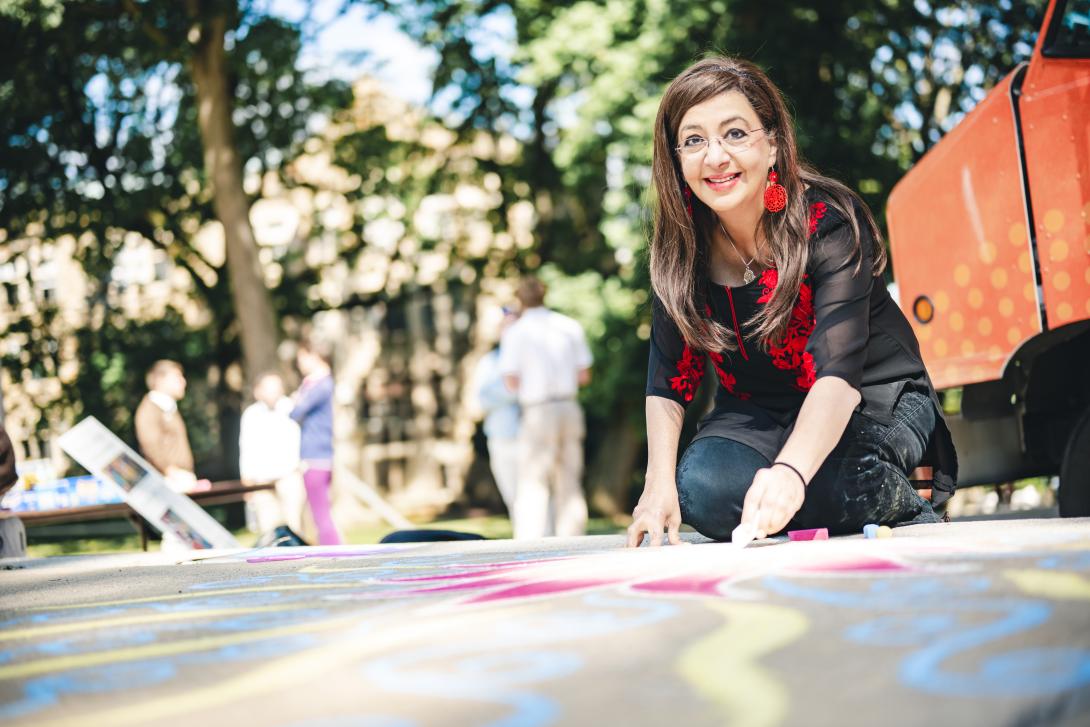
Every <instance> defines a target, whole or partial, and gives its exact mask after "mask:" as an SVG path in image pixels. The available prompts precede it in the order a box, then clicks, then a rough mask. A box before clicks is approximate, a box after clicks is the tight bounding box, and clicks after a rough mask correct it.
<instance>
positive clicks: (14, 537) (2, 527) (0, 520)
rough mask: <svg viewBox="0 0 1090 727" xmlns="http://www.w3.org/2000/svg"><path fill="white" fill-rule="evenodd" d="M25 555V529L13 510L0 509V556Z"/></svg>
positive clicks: (16, 556) (13, 556) (18, 556)
mask: <svg viewBox="0 0 1090 727" xmlns="http://www.w3.org/2000/svg"><path fill="white" fill-rule="evenodd" d="M25 557H26V529H25V528H24V527H23V521H22V520H20V519H19V516H18V515H16V514H15V513H13V512H7V511H0V558H25Z"/></svg>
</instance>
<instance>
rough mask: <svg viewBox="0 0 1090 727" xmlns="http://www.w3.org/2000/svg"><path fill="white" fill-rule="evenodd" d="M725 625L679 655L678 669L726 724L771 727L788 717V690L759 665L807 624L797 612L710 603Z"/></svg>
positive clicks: (775, 607) (804, 618) (769, 606)
mask: <svg viewBox="0 0 1090 727" xmlns="http://www.w3.org/2000/svg"><path fill="white" fill-rule="evenodd" d="M708 608H710V609H711V610H713V611H715V612H717V613H720V614H722V615H723V617H724V618H725V619H726V621H727V623H726V624H725V625H724V626H723V627H722V628H719V629H717V630H715V631H713V632H712V633H711V634H709V635H708V636H706V637H705V638H703V639H700V640H699V641H697V642H696V643H694V644H692V645H691V646H689V647H688V648H686V649H685V651H684V652H682V654H681V657H680V658H679V659H678V662H677V669H678V671H679V672H680V673H681V675H682V676H684V677H685V679H686V680H687V681H688V682H689V683H690V684H692V685H693V687H694V688H695V689H696V691H697V692H699V693H700V695H701V696H703V697H704V698H705V699H707V700H708V701H710V702H712V703H714V704H716V705H718V706H719V708H720V709H721V710H722V716H723V720H724V722H725V723H726V724H730V725H735V726H736V727H774V725H779V724H783V722H784V721H785V719H786V717H787V712H788V707H789V706H790V697H789V694H788V691H787V688H786V687H785V686H784V685H783V684H782V683H781V682H780V681H779V680H777V679H776V677H775V676H773V675H772V673H771V672H770V671H769V670H767V669H765V668H763V667H761V666H760V665H759V664H758V663H757V662H758V660H759V659H760V658H761V657H763V656H766V655H768V654H771V653H772V652H774V651H777V650H779V649H782V648H783V647H785V646H787V645H788V644H791V643H792V642H794V641H797V640H798V639H799V638H800V637H801V636H802V635H803V634H805V633H806V632H807V630H808V629H809V627H810V623H809V621H808V620H807V618H806V617H805V616H804V615H803V614H802V613H801V612H799V611H796V610H794V609H790V608H786V607H783V606H771V605H768V604H765V603H729V602H728V603H724V602H709V603H708Z"/></svg>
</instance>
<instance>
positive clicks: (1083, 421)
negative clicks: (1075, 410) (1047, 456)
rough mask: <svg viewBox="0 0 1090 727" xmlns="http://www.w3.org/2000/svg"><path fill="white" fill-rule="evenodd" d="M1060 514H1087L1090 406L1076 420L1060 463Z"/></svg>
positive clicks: (1089, 503) (1089, 512)
mask: <svg viewBox="0 0 1090 727" xmlns="http://www.w3.org/2000/svg"><path fill="white" fill-rule="evenodd" d="M1059 500H1060V516H1061V517H1090V409H1087V410H1086V411H1085V412H1083V415H1082V416H1081V417H1079V420H1078V421H1077V422H1076V423H1075V426H1074V428H1073V429H1072V430H1071V434H1070V435H1069V436H1068V438H1067V445H1066V446H1065V447H1064V458H1063V462H1062V463H1061V464H1060V497H1059Z"/></svg>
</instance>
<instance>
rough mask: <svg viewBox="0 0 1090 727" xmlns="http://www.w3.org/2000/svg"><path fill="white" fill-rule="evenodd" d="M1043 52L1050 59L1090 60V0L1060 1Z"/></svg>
mask: <svg viewBox="0 0 1090 727" xmlns="http://www.w3.org/2000/svg"><path fill="white" fill-rule="evenodd" d="M1042 52H1043V53H1044V55H1046V56H1048V57H1049V58H1090V0H1059V2H1058V3H1057V5H1056V14H1055V15H1054V16H1053V18H1052V27H1051V28H1049V29H1048V36H1047V37H1046V38H1045V44H1044V48H1043V51H1042Z"/></svg>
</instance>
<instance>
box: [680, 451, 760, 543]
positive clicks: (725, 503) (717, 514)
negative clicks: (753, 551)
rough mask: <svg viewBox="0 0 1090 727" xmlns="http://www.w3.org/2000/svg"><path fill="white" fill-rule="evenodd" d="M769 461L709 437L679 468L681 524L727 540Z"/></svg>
mask: <svg viewBox="0 0 1090 727" xmlns="http://www.w3.org/2000/svg"><path fill="white" fill-rule="evenodd" d="M767 466H768V461H767V460H766V459H765V458H764V457H762V456H761V455H760V454H759V453H758V452H756V451H755V450H753V449H751V448H750V447H747V446H745V445H743V444H739V443H737V442H734V441H732V440H729V439H723V438H719V437H706V438H704V439H699V440H697V441H696V442H693V444H692V445H691V446H690V447H689V448H688V449H687V450H686V451H685V455H684V456H683V457H682V458H681V462H680V464H678V468H677V489H678V502H679V504H680V506H681V519H682V521H683V522H684V523H685V524H687V525H689V526H691V527H693V528H694V529H695V530H696V531H697V532H699V533H700V534H701V535H704V536H706V537H709V538H712V539H714V540H728V539H729V538H730V534H731V531H732V530H734V528H735V527H736V526H737V525H738V522H739V520H740V518H741V514H742V503H743V501H744V500H745V496H746V491H747V490H748V489H749V486H750V483H752V482H753V475H754V474H755V473H756V472H757V470H758V469H760V468H761V467H767Z"/></svg>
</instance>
